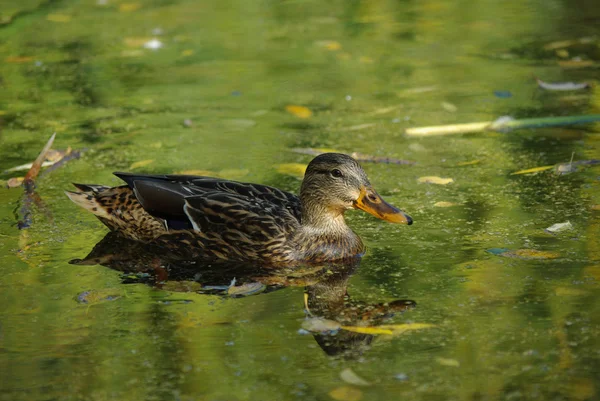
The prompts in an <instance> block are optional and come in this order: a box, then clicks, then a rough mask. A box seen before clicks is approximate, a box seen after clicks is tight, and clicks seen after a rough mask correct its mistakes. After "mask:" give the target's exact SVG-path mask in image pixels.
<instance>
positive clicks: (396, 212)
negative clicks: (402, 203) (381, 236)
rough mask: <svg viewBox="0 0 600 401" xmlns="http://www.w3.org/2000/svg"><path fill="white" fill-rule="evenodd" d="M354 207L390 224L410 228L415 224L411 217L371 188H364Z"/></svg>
mask: <svg viewBox="0 0 600 401" xmlns="http://www.w3.org/2000/svg"><path fill="white" fill-rule="evenodd" d="M354 207H355V208H356V209H360V210H364V211H365V212H367V213H369V214H372V215H373V216H375V217H377V218H379V219H381V220H385V221H389V222H390V223H399V224H408V225H409V226H410V225H411V224H412V223H413V219H412V218H411V217H410V216H409V215H407V214H406V213H404V212H403V211H402V210H400V209H397V208H395V207H394V206H392V205H390V204H389V203H387V202H386V201H384V200H383V199H382V198H381V196H379V194H378V193H377V192H375V191H374V190H372V189H370V188H363V189H362V190H361V191H360V196H359V197H358V199H357V200H355V201H354Z"/></svg>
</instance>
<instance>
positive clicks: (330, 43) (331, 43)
mask: <svg viewBox="0 0 600 401" xmlns="http://www.w3.org/2000/svg"><path fill="white" fill-rule="evenodd" d="M317 46H320V47H323V48H325V49H327V50H331V51H337V50H340V49H341V48H342V45H341V44H340V42H336V41H335V40H319V41H318V42H317Z"/></svg>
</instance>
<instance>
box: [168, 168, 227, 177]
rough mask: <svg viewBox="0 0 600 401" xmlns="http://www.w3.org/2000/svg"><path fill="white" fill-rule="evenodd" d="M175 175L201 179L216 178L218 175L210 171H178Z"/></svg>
mask: <svg viewBox="0 0 600 401" xmlns="http://www.w3.org/2000/svg"><path fill="white" fill-rule="evenodd" d="M175 174H183V175H200V176H203V177H216V176H218V175H219V174H217V173H215V172H214V171H210V170H183V171H178V172H176V173H175Z"/></svg>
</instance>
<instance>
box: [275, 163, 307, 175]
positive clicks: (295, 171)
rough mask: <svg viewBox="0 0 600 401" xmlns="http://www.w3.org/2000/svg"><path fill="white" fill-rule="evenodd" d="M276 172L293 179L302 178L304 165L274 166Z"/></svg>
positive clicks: (286, 164) (285, 164) (304, 169)
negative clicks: (291, 176) (290, 176)
mask: <svg viewBox="0 0 600 401" xmlns="http://www.w3.org/2000/svg"><path fill="white" fill-rule="evenodd" d="M275 167H276V168H277V172H278V173H281V174H287V175H293V176H294V177H300V178H302V177H304V172H305V171H306V164H300V163H283V164H277V165H275Z"/></svg>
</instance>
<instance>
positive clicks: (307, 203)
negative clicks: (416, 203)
mask: <svg viewBox="0 0 600 401" xmlns="http://www.w3.org/2000/svg"><path fill="white" fill-rule="evenodd" d="M300 199H301V201H302V207H303V209H304V211H305V213H303V214H304V215H305V216H306V217H307V218H309V219H310V218H313V217H315V218H319V217H320V218H326V216H334V217H335V216H341V215H342V214H343V213H344V211H346V210H347V209H361V210H364V211H365V212H367V213H369V214H372V215H373V216H375V217H377V218H380V219H382V220H385V221H389V222H391V223H401V224H408V225H410V224H412V222H413V221H412V218H411V217H410V216H408V215H407V214H406V213H404V212H403V211H402V210H400V209H397V208H395V207H394V206H392V205H390V204H389V203H387V202H386V201H384V200H383V199H382V198H381V196H379V194H378V193H377V192H376V191H375V190H374V189H373V187H372V186H371V183H370V182H369V179H368V178H367V174H366V173H365V171H364V170H363V169H362V167H361V166H360V164H358V162H357V161H356V160H354V159H353V158H352V157H350V156H348V155H344V154H341V153H323V154H321V155H319V156H317V157H315V158H314V159H313V160H312V161H311V162H310V164H309V165H308V167H307V168H306V172H305V174H304V181H302V188H301V189H300ZM303 219H304V216H303Z"/></svg>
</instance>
